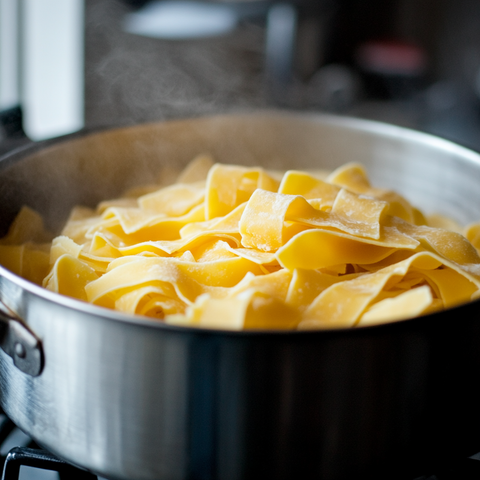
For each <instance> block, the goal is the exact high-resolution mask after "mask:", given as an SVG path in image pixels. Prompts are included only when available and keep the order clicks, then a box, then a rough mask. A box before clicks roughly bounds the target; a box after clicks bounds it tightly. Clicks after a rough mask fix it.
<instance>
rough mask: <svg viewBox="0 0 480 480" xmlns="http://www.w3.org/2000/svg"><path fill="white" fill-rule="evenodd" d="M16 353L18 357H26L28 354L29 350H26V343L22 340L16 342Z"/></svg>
mask: <svg viewBox="0 0 480 480" xmlns="http://www.w3.org/2000/svg"><path fill="white" fill-rule="evenodd" d="M15 355H16V356H17V357H18V358H25V357H26V356H27V351H26V350H25V347H24V345H23V344H22V343H20V342H17V343H16V344H15Z"/></svg>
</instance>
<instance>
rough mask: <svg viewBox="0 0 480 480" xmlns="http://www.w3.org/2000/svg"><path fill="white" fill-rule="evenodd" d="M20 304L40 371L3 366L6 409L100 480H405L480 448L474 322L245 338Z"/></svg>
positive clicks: (427, 321) (30, 301) (429, 320)
mask: <svg viewBox="0 0 480 480" xmlns="http://www.w3.org/2000/svg"><path fill="white" fill-rule="evenodd" d="M3 287H5V285H4V284H2V288H3ZM22 305H28V306H29V307H28V309H27V311H24V312H23V313H24V314H26V315H27V317H28V319H29V324H30V325H31V327H32V328H33V329H34V330H36V331H37V332H38V334H39V336H40V337H41V338H42V342H43V348H44V352H45V368H44V371H43V372H42V374H41V375H40V376H39V377H30V376H28V375H26V374H23V373H21V372H19V371H18V370H17V369H16V367H15V366H14V365H13V362H12V360H11V359H10V358H9V357H7V356H6V355H5V354H4V353H3V352H0V355H1V362H0V389H1V392H3V393H2V394H1V404H2V406H3V407H4V409H5V411H6V413H7V414H8V415H9V416H10V417H11V418H12V419H13V420H14V422H15V423H16V424H17V425H18V426H19V427H20V428H21V429H23V430H24V431H25V432H27V433H28V434H29V435H31V436H32V437H33V438H34V439H35V440H36V441H38V442H39V443H40V444H41V445H43V446H45V447H46V448H48V449H49V450H51V451H53V452H54V453H56V454H57V455H59V456H60V457H62V458H64V459H66V460H68V461H70V462H72V463H74V464H77V465H79V466H81V467H83V468H87V469H89V470H91V471H93V472H94V473H96V474H98V475H102V476H105V477H107V478H119V479H125V480H131V479H132V478H133V479H137V480H153V479H172V480H173V479H178V480H186V479H193V478H207V479H219V480H231V479H252V478H253V479H260V478H275V479H279V480H281V479H285V480H287V479H292V478H306V479H314V478H322V479H324V480H333V479H346V478H351V477H352V475H358V474H359V472H360V473H362V472H363V474H364V475H368V476H369V477H371V478H373V477H375V476H377V475H378V476H379V477H381V476H382V475H383V474H384V473H385V468H387V466H388V465H391V464H392V463H391V462H396V461H398V458H401V462H400V465H398V466H397V472H396V473H398V475H399V476H400V475H401V474H405V473H406V472H407V473H409V474H412V475H413V474H417V473H418V474H423V473H425V471H422V470H421V469H422V468H427V466H428V464H429V462H438V461H442V460H443V458H445V456H447V455H448V458H455V456H461V455H463V456H467V455H470V454H473V453H475V452H476V451H477V450H478V449H480V438H479V436H478V431H479V429H480V413H479V411H478V408H477V406H478V402H479V401H480V395H479V394H478V393H477V392H478V388H476V384H475V383H476V382H475V381H472V380H474V374H475V372H477V371H478V369H479V367H480V358H479V357H480V353H478V352H479V349H478V348H476V346H477V341H476V339H478V338H479V334H480V332H479V329H480V325H479V322H478V321H477V320H476V319H472V318H470V319H466V320H464V321H462V323H461V325H460V322H458V323H457V325H456V326H453V325H452V319H451V316H450V315H448V314H443V315H436V316H430V317H426V318H423V319H420V320H415V321H409V322H403V323H399V324H396V325H389V326H384V327H380V328H373V329H363V330H356V331H346V332H324V334H322V333H320V334H319V333H313V334H312V335H304V334H300V335H295V334H291V335H288V334H287V335H274V336H268V335H267V336H266V335H265V334H258V335H243V336H242V335H231V334H221V333H218V332H212V333H211V334H209V333H205V332H195V331H191V330H185V331H181V330H168V329H162V328H149V327H147V326H139V325H133V324H128V323H124V322H116V321H114V320H112V319H109V318H105V317H101V316H85V315H83V314H82V313H81V312H79V311H77V310H75V309H71V308H70V309H69V308H66V307H64V306H62V305H59V304H52V303H51V302H49V301H48V300H45V299H43V298H38V297H36V298H35V297H34V296H30V295H29V294H25V293H23V298H22V304H21V305H19V306H18V307H19V309H20V310H22V308H23V307H22ZM476 307H477V310H476V311H478V304H477V305H476ZM23 309H24V308H23ZM471 310H472V306H471V305H470V306H465V307H462V308H460V309H458V310H457V314H458V315H464V316H465V317H467V316H470V317H471V315H472V311H471ZM388 471H389V472H391V470H388ZM389 475H391V473H389ZM412 478H414V477H412Z"/></svg>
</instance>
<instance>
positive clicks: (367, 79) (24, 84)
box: [0, 0, 480, 150]
mask: <svg viewBox="0 0 480 480" xmlns="http://www.w3.org/2000/svg"><path fill="white" fill-rule="evenodd" d="M257 108H283V109H292V110H302V111H311V112H315V111H322V112H330V113H338V114H342V115H353V116H358V117H364V118H370V119H376V120H382V121H386V122H390V123H394V124H399V125H403V126H407V127H412V128H415V129H419V130H423V131H427V132H430V133H434V134H437V135H440V136H443V137H445V138H449V139H452V140H454V141H457V142H459V143H461V144H463V145H466V146H469V147H472V148H474V149H477V150H480V135H479V133H480V2H478V0H390V1H386V0H282V1H274V0H216V1H203V0H189V1H184V0H151V1H145V0H0V119H1V126H0V145H3V146H4V147H3V149H4V150H5V148H6V147H5V146H6V145H7V144H8V145H12V142H21V141H22V135H23V131H24V132H25V133H26V135H27V136H28V137H29V138H31V139H33V140H42V139H45V138H51V137H55V136H59V135H63V134H66V133H70V132H74V131H77V130H81V129H84V128H86V129H92V128H97V127H104V126H112V125H131V124H135V123H139V122H148V121H153V120H161V119H169V118H178V117H189V116H197V115H202V114H211V113H215V112H230V111H239V110H240V111H244V110H251V109H257ZM22 129H23V131H22ZM15 137H16V138H17V140H12V138H15Z"/></svg>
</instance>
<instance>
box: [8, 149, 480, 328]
mask: <svg viewBox="0 0 480 480" xmlns="http://www.w3.org/2000/svg"><path fill="white" fill-rule="evenodd" d="M50 238H51V237H50ZM50 238H49V234H48V232H46V231H45V230H44V227H43V222H42V219H41V217H40V215H38V214H37V213H36V212H34V211H33V210H31V209H30V208H28V207H24V208H22V210H21V211H20V213H19V214H18V216H17V218H16V219H15V221H14V222H13V224H12V225H11V227H10V230H9V232H8V234H7V235H6V236H5V237H4V238H3V239H1V240H0V264H2V265H3V266H5V267H6V268H8V269H9V270H11V271H13V272H14V273H16V274H18V275H20V276H22V277H24V278H26V279H28V280H30V281H32V282H35V283H37V284H40V285H43V286H44V287H45V288H47V289H49V290H52V291H54V292H57V293H60V294H63V295H68V296H70V297H74V298H77V299H79V300H83V301H87V302H91V303H93V304H95V305H99V306H102V307H107V308H112V309H116V310H119V311H123V312H126V313H130V314H138V315H144V316H148V317H153V318H156V319H159V320H161V321H164V322H167V323H171V324H177V325H184V326H193V327H195V326H196V327H207V328H219V329H321V328H343V327H353V326H363V325H372V324H377V323H383V322H389V321H396V320H400V319H405V318H411V317H416V316H420V315H424V314H427V313H430V312H434V311H437V310H441V309H445V308H449V307H452V306H454V305H457V304H461V303H464V302H468V301H470V300H472V299H475V298H477V297H479V296H480V294H479V292H480V256H479V250H480V223H475V224H471V225H469V226H468V227H466V228H464V229H462V228H461V227H460V226H459V225H457V224H456V223H455V222H454V221H452V220H449V219H447V218H444V217H441V216H431V217H428V216H425V215H423V214H422V212H421V211H420V210H418V209H417V208H415V207H414V206H412V205H411V204H410V203H409V202H408V201H407V200H405V198H403V197H402V196H400V195H399V194H397V193H395V192H393V191H390V190H385V189H380V188H376V187H373V186H371V184H370V182H369V180H368V177H367V174H366V172H365V169H364V168H363V167H362V166H361V165H358V164H347V165H344V166H342V167H340V168H338V169H337V170H335V171H333V172H331V173H329V174H326V173H324V172H316V173H309V172H303V171H295V170H291V171H287V172H285V173H283V174H279V173H277V172H267V171H265V170H263V169H262V168H249V167H243V166H236V165H223V164H215V163H213V161H212V160H211V159H210V157H208V156H199V157H197V158H196V159H194V160H193V161H192V163H191V164H190V165H189V166H188V167H187V169H186V170H185V171H184V172H183V173H182V174H181V175H180V176H179V178H178V181H177V183H175V184H173V185H170V186H168V187H162V188H159V187H158V186H146V187H145V188H141V189H136V190H135V191H131V192H128V193H127V194H126V195H125V196H124V197H122V198H119V199H114V200H109V201H105V202H102V203H100V204H99V205H98V206H97V208H96V209H95V210H93V209H90V208H86V207H81V206H79V207H76V208H74V209H73V211H72V212H71V215H70V217H69V219H68V221H67V222H66V225H65V226H64V228H63V231H62V232H61V234H60V235H59V236H57V237H55V238H53V240H51V241H50Z"/></svg>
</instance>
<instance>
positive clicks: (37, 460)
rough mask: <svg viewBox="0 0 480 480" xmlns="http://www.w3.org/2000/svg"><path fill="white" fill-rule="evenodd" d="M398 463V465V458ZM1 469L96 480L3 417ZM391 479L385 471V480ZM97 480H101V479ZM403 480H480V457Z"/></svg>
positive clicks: (35, 476) (27, 477) (20, 476)
mask: <svg viewBox="0 0 480 480" xmlns="http://www.w3.org/2000/svg"><path fill="white" fill-rule="evenodd" d="M398 461H399V463H401V459H400V458H399V460H398ZM0 467H1V468H2V472H3V473H2V477H1V480H96V479H97V477H96V476H95V475H92V474H91V473H89V472H86V471H84V470H81V469H78V468H76V467H74V466H72V465H70V464H68V463H66V462H64V461H63V460H60V459H58V458H57V457H55V456H54V455H53V454H51V453H50V452H48V451H46V450H44V449H42V448H40V447H39V446H38V445H36V444H35V442H33V441H32V440H31V439H30V438H29V437H28V436H27V435H25V434H24V433H22V432H21V431H20V430H19V429H18V428H17V427H16V426H15V425H14V424H13V422H12V421H11V420H9V419H8V417H6V415H4V414H0ZM394 469H395V465H392V470H394ZM390 477H391V475H390V474H389V472H388V471H386V472H385V480H388V479H389V478H390ZM98 479H99V480H102V479H101V478H100V477H98ZM268 480H270V479H268ZM272 480H274V479H272ZM405 480H480V453H478V454H476V455H474V456H472V457H470V458H465V459H464V460H462V461H460V462H458V461H457V462H454V463H453V464H452V465H449V466H441V467H438V468H437V469H435V471H434V472H425V475H422V476H420V477H416V478H405Z"/></svg>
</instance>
